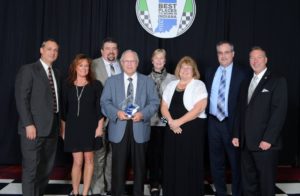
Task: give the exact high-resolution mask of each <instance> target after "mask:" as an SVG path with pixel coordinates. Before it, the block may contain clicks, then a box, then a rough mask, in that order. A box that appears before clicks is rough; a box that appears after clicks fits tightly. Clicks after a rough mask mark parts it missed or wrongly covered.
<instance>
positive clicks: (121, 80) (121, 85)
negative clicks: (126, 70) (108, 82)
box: [112, 74, 126, 103]
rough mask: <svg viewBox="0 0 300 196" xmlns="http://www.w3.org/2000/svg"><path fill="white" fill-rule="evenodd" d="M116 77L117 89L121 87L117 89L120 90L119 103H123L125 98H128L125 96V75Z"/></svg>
mask: <svg viewBox="0 0 300 196" xmlns="http://www.w3.org/2000/svg"><path fill="white" fill-rule="evenodd" d="M112 77H115V76H112ZM116 77H117V84H116V86H117V87H118V86H119V88H117V89H119V90H118V92H117V94H118V97H120V100H119V102H120V103H121V102H122V101H124V100H125V96H126V95H125V94H126V90H125V84H124V74H120V75H117V76H116Z"/></svg>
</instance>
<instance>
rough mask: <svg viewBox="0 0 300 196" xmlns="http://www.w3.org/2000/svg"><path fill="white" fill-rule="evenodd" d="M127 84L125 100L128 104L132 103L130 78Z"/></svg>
mask: <svg viewBox="0 0 300 196" xmlns="http://www.w3.org/2000/svg"><path fill="white" fill-rule="evenodd" d="M128 81H129V84H128V86H127V98H128V103H129V104H130V103H133V84H132V78H128Z"/></svg>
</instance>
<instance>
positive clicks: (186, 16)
mask: <svg viewBox="0 0 300 196" xmlns="http://www.w3.org/2000/svg"><path fill="white" fill-rule="evenodd" d="M192 18H193V12H183V14H182V17H181V22H180V25H179V29H178V32H181V31H183V30H184V29H185V28H186V27H187V26H188V24H189V23H190V21H191V19H192Z"/></svg>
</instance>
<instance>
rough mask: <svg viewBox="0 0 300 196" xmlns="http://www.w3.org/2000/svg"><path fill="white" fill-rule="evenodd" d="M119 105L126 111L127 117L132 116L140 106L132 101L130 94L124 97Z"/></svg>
mask: <svg viewBox="0 0 300 196" xmlns="http://www.w3.org/2000/svg"><path fill="white" fill-rule="evenodd" d="M120 105H121V109H122V110H123V111H124V112H125V113H126V116H127V117H128V118H132V117H133V116H134V114H135V113H137V111H138V109H139V108H140V107H139V106H138V105H137V104H135V103H133V101H132V97H131V96H128V97H126V98H125V99H124V100H123V101H122V102H121V104H120Z"/></svg>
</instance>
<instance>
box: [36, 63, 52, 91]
mask: <svg viewBox="0 0 300 196" xmlns="http://www.w3.org/2000/svg"><path fill="white" fill-rule="evenodd" d="M35 66H36V70H37V72H38V74H39V75H40V77H41V79H42V81H43V82H44V83H45V84H47V85H49V79H48V76H47V73H46V71H45V69H44V67H43V65H42V63H41V62H40V61H37V63H36V65H35Z"/></svg>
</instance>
